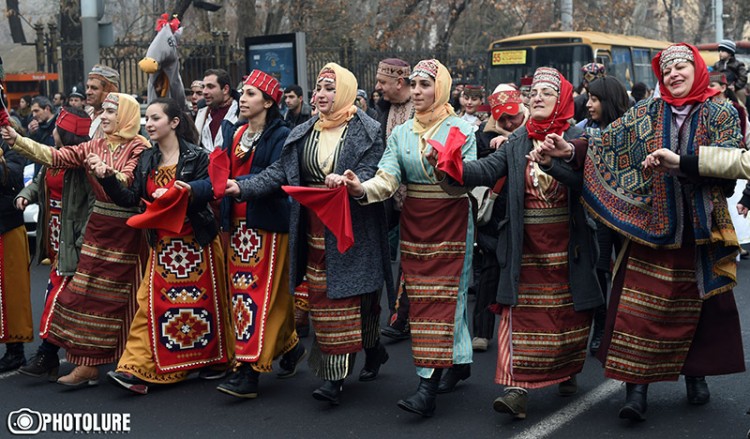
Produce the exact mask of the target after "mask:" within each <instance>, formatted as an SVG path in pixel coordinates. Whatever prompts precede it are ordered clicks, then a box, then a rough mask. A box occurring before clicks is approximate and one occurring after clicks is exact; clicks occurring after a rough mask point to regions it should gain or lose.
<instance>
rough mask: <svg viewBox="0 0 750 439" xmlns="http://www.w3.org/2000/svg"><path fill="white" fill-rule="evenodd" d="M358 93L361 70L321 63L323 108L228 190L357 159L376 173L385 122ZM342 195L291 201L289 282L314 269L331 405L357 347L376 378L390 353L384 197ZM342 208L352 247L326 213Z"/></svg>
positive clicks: (367, 372) (321, 173) (318, 341)
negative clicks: (383, 312) (383, 333)
mask: <svg viewBox="0 0 750 439" xmlns="http://www.w3.org/2000/svg"><path fill="white" fill-rule="evenodd" d="M356 95H357V80H356V78H355V77H354V75H353V74H352V73H351V72H350V71H348V70H346V69H345V68H343V67H341V66H339V65H338V64H335V63H329V64H327V65H326V66H325V67H323V69H322V70H321V71H320V74H319V75H318V81H317V87H316V92H315V95H314V96H315V98H314V100H315V104H316V107H317V109H318V114H317V115H316V116H313V118H312V119H310V120H309V121H307V122H305V123H303V124H301V125H298V126H297V127H295V128H294V130H293V131H292V132H291V133H290V134H289V137H288V138H287V141H286V146H285V147H284V149H283V151H282V153H281V156H280V158H279V160H278V161H276V162H275V163H273V164H272V165H271V166H269V167H268V168H266V169H265V170H264V171H263V172H261V173H259V174H257V175H253V176H251V177H250V178H248V179H243V180H238V181H235V180H229V181H228V183H227V191H226V194H227V195H231V196H234V197H238V198H239V200H242V201H244V200H256V199H259V198H261V197H265V196H269V195H272V194H275V193H276V192H277V191H278V190H279V188H280V187H281V186H282V185H292V186H304V187H305V189H308V188H325V185H326V180H329V181H332V180H334V179H335V178H336V177H338V176H339V175H340V174H342V173H343V172H344V170H346V169H354V170H355V172H356V173H357V174H358V175H359V176H360V178H362V179H369V178H371V177H372V176H373V175H375V171H376V170H377V163H378V160H380V157H381V156H382V154H383V144H382V140H381V137H380V130H379V125H378V123H377V122H376V121H375V120H373V119H371V118H370V117H369V116H367V115H366V114H365V113H364V112H362V111H361V110H358V109H357V107H356V106H354V99H355V97H356ZM308 192H314V191H309V189H308ZM330 193H331V194H334V192H333V191H330ZM321 195H322V196H323V197H326V195H325V193H323V194H321ZM343 195H344V196H346V194H345V193H343ZM310 197H315V195H314V194H311V195H310ZM301 198H303V197H301ZM344 200H346V201H347V202H348V200H347V199H346V198H344ZM340 201H343V200H341V199H340V198H336V199H334V200H332V203H331V205H330V206H328V208H325V207H323V208H320V209H315V210H313V209H312V208H308V209H302V208H301V205H300V203H299V202H297V201H293V202H292V205H291V210H290V213H289V217H290V226H289V235H290V236H289V249H290V252H289V262H290V268H289V269H290V273H289V274H290V278H291V283H290V290H293V289H294V287H296V286H298V285H299V284H300V283H302V280H303V277H306V278H307V282H308V294H309V301H310V320H311V322H312V325H313V328H314V330H315V340H314V342H313V348H312V352H311V355H310V360H309V363H310V367H311V369H312V370H313V372H314V373H315V374H316V375H317V376H318V377H320V378H322V379H323V380H325V382H324V384H323V385H322V386H321V387H320V388H318V389H317V390H315V391H314V392H313V397H314V398H315V399H317V400H319V401H324V402H329V403H330V404H333V405H338V404H339V403H340V396H341V391H342V386H343V383H344V379H345V378H346V377H347V376H349V375H350V374H351V373H352V370H353V366H354V359H355V354H356V353H357V352H358V351H360V350H362V349H363V348H364V349H365V354H366V358H365V366H364V368H363V369H362V371H361V372H360V375H359V379H360V381H370V380H373V379H375V377H376V376H377V374H378V371H379V369H380V366H381V365H382V364H383V363H385V362H386V361H387V360H388V353H387V352H386V350H385V347H383V345H382V344H380V337H379V328H380V325H379V318H380V305H379V301H378V298H379V297H380V295H379V291H380V289H381V288H382V287H383V282H385V283H386V286H387V287H388V288H389V289H392V288H393V281H392V277H391V270H390V258H389V256H388V240H387V230H386V220H385V211H384V209H383V206H382V204H380V203H378V204H375V205H372V206H359V205H358V204H356V203H353V204H352V205H351V207H350V209H349V212H346V211H343V210H342V209H341V207H342V206H344V205H345V204H347V203H340ZM305 203H306V205H309V203H307V201H305ZM335 216H338V217H339V218H340V219H341V218H345V217H349V216H350V218H351V226H352V228H351V231H350V232H351V233H352V234H353V244H352V245H351V247H349V248H347V244H345V241H344V240H343V239H342V238H343V237H345V236H346V235H347V233H348V232H345V230H343V229H346V227H340V228H338V229H336V230H332V229H331V228H329V227H328V226H325V225H324V223H323V221H327V220H328V219H329V218H331V217H335ZM342 222H346V221H345V220H344V219H342ZM329 223H330V222H329ZM350 237H351V236H350Z"/></svg>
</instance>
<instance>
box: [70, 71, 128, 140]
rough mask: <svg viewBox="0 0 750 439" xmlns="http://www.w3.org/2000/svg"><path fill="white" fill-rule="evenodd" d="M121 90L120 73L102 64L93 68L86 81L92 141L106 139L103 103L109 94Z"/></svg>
mask: <svg viewBox="0 0 750 439" xmlns="http://www.w3.org/2000/svg"><path fill="white" fill-rule="evenodd" d="M119 88H120V73H119V72H118V71H117V70H115V69H113V68H111V67H107V66H105V65H101V64H97V65H95V66H94V67H92V68H91V71H90V72H89V77H88V80H87V81H86V112H87V113H89V115H90V116H91V127H90V128H89V137H90V138H91V139H92V140H93V139H101V138H104V137H105V135H104V131H102V128H101V122H102V120H101V115H102V113H103V112H104V108H102V103H104V99H105V98H106V97H107V95H108V94H110V93H117V92H118V91H119ZM73 95H74V94H71V96H73Z"/></svg>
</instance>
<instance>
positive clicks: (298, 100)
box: [284, 84, 312, 128]
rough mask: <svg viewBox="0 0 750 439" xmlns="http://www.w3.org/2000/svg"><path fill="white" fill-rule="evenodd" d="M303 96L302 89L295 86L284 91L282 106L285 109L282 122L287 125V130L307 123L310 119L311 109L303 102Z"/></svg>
mask: <svg viewBox="0 0 750 439" xmlns="http://www.w3.org/2000/svg"><path fill="white" fill-rule="evenodd" d="M303 94H304V93H303V92H302V87H300V86H299V85H297V84H293V85H290V86H289V87H287V88H286V90H284V104H285V105H286V108H287V111H286V116H284V121H285V122H286V123H287V125H289V128H294V127H296V126H297V125H300V124H302V123H304V122H307V120H308V119H310V117H311V116H310V114H311V112H312V109H311V108H310V105H308V104H307V102H305V97H304V96H302V95H303Z"/></svg>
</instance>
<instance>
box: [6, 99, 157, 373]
mask: <svg viewBox="0 0 750 439" xmlns="http://www.w3.org/2000/svg"><path fill="white" fill-rule="evenodd" d="M102 107H103V108H104V109H105V110H104V113H102V116H101V117H102V125H101V127H102V129H103V130H104V133H105V134H106V137H105V138H101V139H95V140H91V141H89V142H85V143H81V144H78V145H75V146H64V147H62V148H60V149H56V148H54V147H51V146H47V145H42V144H39V143H36V142H34V141H33V140H31V139H29V138H26V137H21V136H18V134H17V133H16V132H15V131H14V130H13V129H8V128H4V129H3V132H2V134H3V139H4V140H5V141H6V142H7V143H8V144H10V145H13V149H14V150H17V151H18V152H20V153H21V154H22V155H24V156H25V157H27V158H29V159H31V160H33V161H35V162H37V163H39V164H42V165H45V166H47V167H48V168H50V169H70V168H76V169H79V168H88V163H87V158H89V156H90V155H91V156H94V155H95V156H98V157H101V160H103V161H104V162H105V163H106V164H107V165H108V166H110V167H111V168H113V169H114V170H115V171H116V176H117V178H118V179H119V180H120V181H122V182H123V183H124V184H127V185H130V184H131V182H132V180H133V170H134V169H135V166H136V164H137V163H138V158H139V156H140V155H141V153H142V152H143V151H145V150H146V149H148V148H149V147H150V145H149V143H148V141H147V140H146V139H144V138H143V137H142V136H140V135H138V131H139V130H140V126H141V124H140V106H139V105H138V103H137V102H136V101H135V99H133V98H132V97H131V96H129V95H126V94H120V93H110V94H109V95H107V97H106V98H105V101H104V103H103V104H102ZM88 178H89V183H90V184H91V186H92V188H93V190H94V194H95V196H96V202H95V205H94V209H93V212H92V213H91V216H90V217H89V220H88V223H87V225H86V231H85V234H84V236H83V246H82V249H81V257H80V259H79V262H78V267H77V269H76V273H75V274H74V275H73V278H72V279H71V280H70V282H69V283H68V284H67V285H66V287H65V289H64V290H63V291H61V292H60V295H59V296H58V298H57V303H56V305H55V312H54V313H53V314H52V319H51V321H50V325H49V332H48V335H47V340H48V341H49V342H50V343H53V344H56V345H58V346H60V347H62V348H63V349H65V350H66V352H67V359H68V362H70V363H73V364H75V365H76V367H75V368H74V369H73V371H72V372H70V373H69V374H68V375H66V376H63V377H60V378H59V379H58V380H57V382H58V383H60V384H64V385H67V386H86V385H96V384H98V383H99V370H98V369H97V366H99V365H102V364H109V363H112V362H114V361H116V360H117V359H118V358H120V355H121V354H122V350H123V348H124V346H125V341H126V339H127V334H128V330H129V329H130V322H131V320H132V318H133V314H134V312H135V292H136V290H137V288H138V284H139V283H140V279H141V267H142V264H141V258H140V254H141V250H142V248H143V233H142V232H141V231H140V230H136V229H132V228H130V227H128V226H127V225H126V224H125V221H126V220H127V219H128V218H129V217H130V216H131V215H132V214H133V213H134V210H133V209H124V208H122V207H119V206H117V205H115V204H114V203H112V202H111V200H110V198H109V197H108V196H107V194H106V193H105V192H104V189H103V188H102V186H101V185H100V184H99V182H98V181H97V179H96V177H95V176H94V175H93V174H89V176H88ZM85 220H86V219H85V218H80V221H85Z"/></svg>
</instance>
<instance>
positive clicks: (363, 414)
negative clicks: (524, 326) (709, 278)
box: [0, 261, 750, 439]
mask: <svg viewBox="0 0 750 439" xmlns="http://www.w3.org/2000/svg"><path fill="white" fill-rule="evenodd" d="M48 269H49V267H48V266H36V265H34V266H33V267H32V296H33V299H32V300H33V305H34V319H35V320H34V321H35V322H38V318H39V315H40V312H41V304H42V300H43V294H44V290H45V284H46V278H47V273H48V271H47V270H48ZM739 277H740V285H739V287H738V288H737V289H736V290H735V294H736V296H737V304H738V307H739V309H740V313H741V317H742V320H743V324H744V328H745V330H744V331H743V334H744V336H745V337H744V338H745V351H746V355H747V352H750V345H748V343H750V335H748V328H750V312H749V311H748V309H750V307H749V306H748V304H750V299H748V293H749V292H750V287H749V284H750V261H743V262H742V263H741V264H740V269H739ZM384 300H385V299H384ZM471 305H472V306H473V300H472V301H471ZM310 341H311V340H310V338H307V339H304V343H305V345H306V346H308V347H309V345H310ZM38 343H39V340H36V341H35V343H33V344H31V345H27V347H26V349H27V356H28V357H30V356H31V354H32V353H33V352H34V351H35V349H36V347H37V345H38ZM386 347H387V349H388V352H389V354H390V361H388V363H386V364H385V365H384V366H383V368H382V369H381V373H380V376H379V377H378V378H377V380H376V381H373V382H369V383H361V382H359V381H357V379H356V377H357V375H358V371H359V369H360V368H361V366H362V363H363V361H364V360H363V356H359V357H358V358H357V367H356V371H357V372H355V375H353V376H352V377H350V378H349V379H347V381H346V383H345V387H344V393H343V397H342V404H341V405H340V406H338V407H331V406H329V405H328V404H326V403H321V402H318V401H316V400H314V399H313V398H312V396H311V392H312V391H313V390H315V389H316V388H317V387H318V385H319V384H320V381H319V380H318V379H317V378H316V377H315V376H313V375H312V374H311V373H310V372H309V370H308V369H307V366H306V365H303V366H302V367H301V370H300V372H299V373H298V375H297V376H296V377H294V378H292V379H288V380H278V379H276V378H275V376H274V375H273V374H268V375H263V376H262V377H261V382H260V384H261V387H260V396H259V397H258V398H257V399H255V400H240V399H236V398H233V397H231V396H228V395H224V394H222V393H219V392H218V391H216V390H215V386H216V384H217V382H210V381H202V380H200V379H198V378H197V377H191V379H189V380H187V381H185V382H183V383H180V384H177V385H172V386H165V387H161V388H152V389H151V390H150V393H149V394H148V395H146V396H139V395H135V394H131V393H129V392H127V391H125V390H121V389H120V388H117V387H115V386H114V385H112V384H110V383H109V382H107V381H106V380H104V379H102V380H101V383H100V385H99V386H97V387H91V388H85V389H80V390H72V391H71V390H68V389H67V388H65V387H63V386H61V385H58V384H54V383H48V382H46V381H45V380H41V379H33V378H29V377H25V376H22V375H19V374H18V373H17V372H11V373H6V374H1V375H0V395H1V396H0V418H2V419H5V418H6V416H7V415H9V413H11V412H13V411H16V410H19V409H22V408H27V409H30V410H34V411H38V412H41V413H48V414H49V413H100V414H101V413H120V414H127V415H128V416H129V426H130V435H131V436H132V437H160V438H171V437H207V436H212V437H253V438H267V437H268V438H278V437H284V438H286V437H295V438H296V437H311V438H315V437H351V438H383V437H420V438H423V437H430V438H454V439H455V438H461V437H465V438H469V437H498V438H543V437H554V438H597V439H600V438H660V439H665V438H701V439H708V438H721V439H724V438H744V437H745V434H746V432H747V430H748V428H750V416H748V415H746V414H745V411H746V410H747V408H748V406H750V392H748V390H749V389H750V383H748V376H747V375H746V374H738V375H731V376H725V377H713V378H709V384H710V388H711V392H712V397H711V402H710V403H709V404H708V405H706V406H702V407H694V406H689V405H688V404H687V402H686V400H685V386H684V383H683V382H682V380H681V381H680V382H677V383H659V384H656V385H652V386H651V388H650V389H649V411H648V414H647V415H648V420H647V421H646V422H643V423H639V424H632V423H629V422H627V421H623V420H620V419H618V417H617V412H618V410H619V407H620V406H621V404H622V403H623V401H624V394H625V389H624V386H622V385H621V384H620V383H619V382H615V381H611V380H605V379H604V377H603V374H602V369H601V366H600V365H599V363H598V362H597V361H595V360H594V359H592V358H589V360H588V361H587V363H586V366H585V369H584V371H583V373H582V374H581V375H580V376H579V377H578V384H579V392H578V394H577V395H575V396H573V397H569V398H561V397H559V396H557V393H556V388H554V387H553V388H548V389H541V390H534V391H532V392H531V394H530V396H531V399H530V402H529V409H528V410H529V414H528V418H527V419H526V420H524V421H514V420H511V419H510V418H509V417H507V416H506V415H501V414H499V413H496V412H495V411H493V409H492V401H493V400H494V398H495V397H497V396H498V395H499V393H500V391H501V388H500V386H498V385H496V384H494V382H493V376H494V369H495V365H496V364H495V363H496V345H495V344H494V343H493V344H492V345H491V347H490V350H489V351H488V352H486V353H481V354H476V355H475V357H474V364H473V366H472V376H471V378H470V379H469V380H468V381H465V382H462V383H460V384H459V386H458V387H457V389H456V391H455V393H453V394H449V395H440V396H439V397H438V408H437V411H436V415H435V417H434V418H431V419H423V418H421V417H418V416H415V415H412V414H409V413H406V412H403V411H402V410H400V409H399V408H397V407H396V401H398V399H400V398H402V397H404V396H407V395H409V394H410V393H412V392H413V390H414V389H415V388H416V385H417V381H418V379H417V376H416V374H415V371H414V367H413V365H412V362H411V355H410V344H409V342H408V341H407V342H401V343H397V344H393V343H390V342H389V341H388V340H386ZM71 367H72V366H71V365H69V364H66V365H64V369H63V371H64V372H67V370H69V369H70V368H71ZM112 367H113V366H108V367H102V368H101V371H100V373H101V376H102V377H103V376H104V374H105V373H106V372H107V371H108V370H110V369H112ZM108 416H111V415H108ZM58 419H61V418H58ZM70 419H72V416H68V418H67V420H68V421H70ZM107 419H111V417H110V418H107ZM61 425H63V427H64V424H61ZM40 435H41V436H44V437H68V436H71V437H73V436H74V437H80V436H81V434H77V435H76V434H72V433H64V432H56V433H44V432H42V433H40ZM10 436H12V435H11V433H10V432H9V431H8V429H7V427H6V426H2V427H0V437H10Z"/></svg>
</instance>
